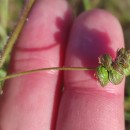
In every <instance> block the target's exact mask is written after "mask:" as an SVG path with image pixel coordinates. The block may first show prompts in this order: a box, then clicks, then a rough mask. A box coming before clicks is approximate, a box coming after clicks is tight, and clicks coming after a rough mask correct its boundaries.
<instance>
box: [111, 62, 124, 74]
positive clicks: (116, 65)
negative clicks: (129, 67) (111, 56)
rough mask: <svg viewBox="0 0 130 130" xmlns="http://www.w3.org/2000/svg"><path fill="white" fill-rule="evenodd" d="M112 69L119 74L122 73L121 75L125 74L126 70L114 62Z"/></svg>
mask: <svg viewBox="0 0 130 130" xmlns="http://www.w3.org/2000/svg"><path fill="white" fill-rule="evenodd" d="M112 67H113V69H115V70H116V71H117V72H118V73H120V74H122V75H123V74H124V68H123V67H122V65H121V64H119V63H117V62H113V63H112Z"/></svg>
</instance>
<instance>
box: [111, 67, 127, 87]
mask: <svg viewBox="0 0 130 130" xmlns="http://www.w3.org/2000/svg"><path fill="white" fill-rule="evenodd" d="M123 77H124V76H123V75H122V74H120V73H118V72H117V71H116V70H115V69H112V70H110V71H109V81H110V82H111V83H112V84H114V85H117V84H120V83H121V82H122V80H123Z"/></svg>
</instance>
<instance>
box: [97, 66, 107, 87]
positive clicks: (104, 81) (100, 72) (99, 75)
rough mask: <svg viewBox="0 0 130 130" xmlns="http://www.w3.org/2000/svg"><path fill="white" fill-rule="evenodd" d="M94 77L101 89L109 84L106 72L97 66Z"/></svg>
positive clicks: (103, 68)
mask: <svg viewBox="0 0 130 130" xmlns="http://www.w3.org/2000/svg"><path fill="white" fill-rule="evenodd" d="M96 77H97V78H98V80H99V82H100V84H101V86H102V87H104V86H106V85H107V84H108V82H109V80H108V71H107V69H106V68H105V67H103V66H99V67H97V69H96Z"/></svg>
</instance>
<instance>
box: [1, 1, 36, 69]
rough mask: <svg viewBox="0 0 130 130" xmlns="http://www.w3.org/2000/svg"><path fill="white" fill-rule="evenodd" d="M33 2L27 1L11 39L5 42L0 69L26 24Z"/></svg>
mask: <svg viewBox="0 0 130 130" xmlns="http://www.w3.org/2000/svg"><path fill="white" fill-rule="evenodd" d="M35 1H36V0H29V1H28V4H27V6H26V7H25V9H24V11H23V14H22V16H21V18H20V20H19V22H18V24H17V26H16V28H15V29H14V31H13V33H12V35H11V37H10V38H9V40H8V42H7V46H6V48H5V50H4V52H3V54H2V58H1V61H0V68H1V67H2V66H3V64H4V62H5V60H6V57H7V55H8V54H9V53H10V52H11V50H12V48H13V46H14V43H15V42H16V40H17V38H18V36H19V34H20V32H21V30H22V28H23V26H24V23H25V22H26V19H27V16H28V14H29V12H30V10H31V8H32V6H33V4H34V2H35Z"/></svg>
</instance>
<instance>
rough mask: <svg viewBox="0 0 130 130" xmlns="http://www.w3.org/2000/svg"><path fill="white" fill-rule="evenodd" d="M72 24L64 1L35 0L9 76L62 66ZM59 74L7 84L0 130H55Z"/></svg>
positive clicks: (60, 85)
mask: <svg viewBox="0 0 130 130" xmlns="http://www.w3.org/2000/svg"><path fill="white" fill-rule="evenodd" d="M71 22H72V12H71V10H70V8H69V6H68V4H67V3H66V1H64V0H62V1H61V0H55V1H53V0H37V1H36V3H35V5H34V7H33V9H32V11H31V13H30V15H29V17H28V19H27V22H26V24H25V26H24V29H23V31H22V33H21V35H20V37H19V40H18V41H17V43H16V45H15V47H14V50H13V54H12V58H11V63H10V73H15V72H22V71H26V70H32V69H38V68H44V67H55V66H57V67H58V66H62V65H63V60H64V50H65V46H66V41H67V37H68V33H69V28H70V25H71ZM61 87H62V74H61V73H59V72H58V71H52V70H51V71H46V72H40V73H35V74H30V75H26V76H22V77H18V78H15V79H11V80H9V81H8V82H7V83H6V86H5V89H4V94H3V96H2V97H1V105H0V129H1V130H15V129H19V130H42V129H45V130H49V129H54V125H55V121H56V116H57V109H58V102H59V99H60V93H61Z"/></svg>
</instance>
